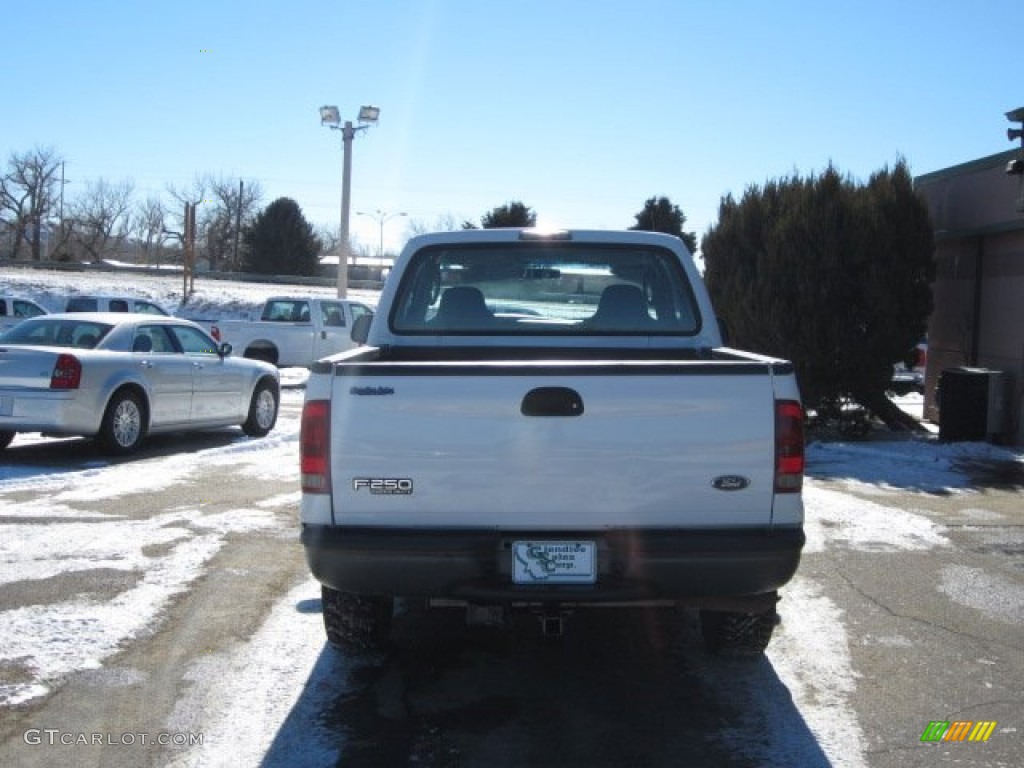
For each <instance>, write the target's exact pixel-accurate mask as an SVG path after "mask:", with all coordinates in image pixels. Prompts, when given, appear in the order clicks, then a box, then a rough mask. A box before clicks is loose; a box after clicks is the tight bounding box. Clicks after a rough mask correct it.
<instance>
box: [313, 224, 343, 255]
mask: <svg viewBox="0 0 1024 768" xmlns="http://www.w3.org/2000/svg"><path fill="white" fill-rule="evenodd" d="M313 234H314V235H316V239H317V240H318V241H319V243H320V255H321V256H324V255H326V254H329V253H334V252H335V251H336V250H337V249H338V245H339V244H340V243H341V233H339V232H338V228H337V227H329V226H326V225H324V224H320V225H318V226H316V227H315V228H314V229H313Z"/></svg>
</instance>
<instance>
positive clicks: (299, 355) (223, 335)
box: [210, 296, 373, 368]
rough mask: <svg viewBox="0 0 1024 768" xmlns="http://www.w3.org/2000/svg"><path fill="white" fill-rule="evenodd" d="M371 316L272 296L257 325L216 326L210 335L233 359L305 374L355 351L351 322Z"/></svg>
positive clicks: (350, 306) (357, 306)
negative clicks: (297, 369)
mask: <svg viewBox="0 0 1024 768" xmlns="http://www.w3.org/2000/svg"><path fill="white" fill-rule="evenodd" d="M372 314H373V309H372V308H371V307H369V306H367V305H366V304H363V303H361V302H358V301H351V300H348V299H320V298H312V297H308V296H275V297H273V298H270V299H267V300H266V302H265V303H264V305H263V309H262V311H261V312H260V319H259V320H221V321H218V322H216V323H213V324H212V325H211V327H210V333H211V334H212V335H213V337H214V338H215V339H216V340H217V341H221V342H227V343H229V344H230V345H231V348H232V350H233V353H234V354H236V355H241V356H243V357H248V358H252V359H255V360H264V361H266V362H268V363H273V364H274V365H276V366H278V367H279V368H289V367H302V368H309V367H310V366H312V365H313V363H314V362H316V361H317V360H319V359H320V358H321V357H326V356H328V355H333V354H335V353H337V352H343V351H345V350H348V349H351V348H352V347H354V346H355V345H356V344H355V342H354V341H352V337H351V331H352V327H353V326H354V324H355V321H356V320H357V319H359V318H360V317H361V316H363V315H372Z"/></svg>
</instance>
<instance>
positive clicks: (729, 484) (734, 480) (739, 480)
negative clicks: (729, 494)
mask: <svg viewBox="0 0 1024 768" xmlns="http://www.w3.org/2000/svg"><path fill="white" fill-rule="evenodd" d="M749 485H750V478H747V477H744V476H743V475H719V476H718V477H716V478H715V479H714V480H712V481H711V487H712V488H715V489H716V490H719V491H742V490H743V489H744V488H746V487H747V486H749Z"/></svg>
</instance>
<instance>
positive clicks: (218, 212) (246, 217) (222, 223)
mask: <svg viewBox="0 0 1024 768" xmlns="http://www.w3.org/2000/svg"><path fill="white" fill-rule="evenodd" d="M207 183H208V184H209V187H210V196H211V198H212V204H213V206H212V210H209V211H207V215H206V217H205V219H206V229H207V231H206V239H207V244H208V245H207V248H208V252H207V256H208V258H209V260H210V269H216V267H217V265H218V264H222V265H225V266H226V268H227V269H228V270H229V271H233V272H237V271H238V270H240V269H241V267H242V258H241V255H240V253H239V252H238V251H239V249H241V247H242V246H241V242H242V238H241V230H242V228H244V227H245V226H247V225H249V224H250V223H251V222H252V220H253V219H254V218H255V217H256V214H257V213H258V208H259V204H260V200H261V199H262V197H263V191H262V189H260V185H259V182H255V181H244V180H241V179H239V180H237V181H236V180H228V179H224V178H219V179H214V178H210V177H208V178H207Z"/></svg>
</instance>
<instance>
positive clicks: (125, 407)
mask: <svg viewBox="0 0 1024 768" xmlns="http://www.w3.org/2000/svg"><path fill="white" fill-rule="evenodd" d="M145 436H146V408H145V406H144V405H143V404H142V398H141V397H140V396H139V395H137V394H136V393H135V392H132V391H131V390H121V391H119V392H115V393H114V396H113V397H111V398H110V403H108V404H107V410H106V412H105V413H104V414H103V423H102V424H100V432H99V435H97V437H99V441H100V443H101V444H102V445H103V447H104V448H105V449H106V450H107V452H108V453H112V454H116V455H121V456H123V455H125V454H129V453H132V452H133V451H135V449H137V448H138V447H139V446H140V445H141V444H142V439H143V438H144V437H145Z"/></svg>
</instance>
